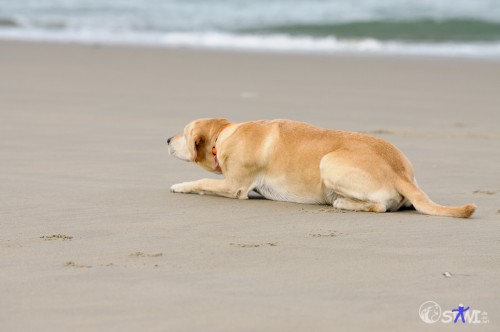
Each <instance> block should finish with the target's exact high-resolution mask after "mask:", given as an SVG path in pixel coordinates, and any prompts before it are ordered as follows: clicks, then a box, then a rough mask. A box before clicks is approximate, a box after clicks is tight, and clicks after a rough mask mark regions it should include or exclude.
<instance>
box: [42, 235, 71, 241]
mask: <svg viewBox="0 0 500 332" xmlns="http://www.w3.org/2000/svg"><path fill="white" fill-rule="evenodd" d="M40 239H42V240H45V241H52V240H62V241H67V240H72V239H73V237H72V236H69V235H64V234H52V235H44V236H40Z"/></svg>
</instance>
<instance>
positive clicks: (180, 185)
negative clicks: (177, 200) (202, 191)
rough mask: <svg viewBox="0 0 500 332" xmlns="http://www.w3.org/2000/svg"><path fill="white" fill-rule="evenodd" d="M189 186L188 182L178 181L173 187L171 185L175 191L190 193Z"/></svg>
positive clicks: (171, 188)
mask: <svg viewBox="0 0 500 332" xmlns="http://www.w3.org/2000/svg"><path fill="white" fill-rule="evenodd" d="M187 187H188V186H187V185H186V183H185V182H184V183H177V184H174V185H173V186H172V187H170V191H171V192H173V193H188V192H189V190H188V188H187Z"/></svg>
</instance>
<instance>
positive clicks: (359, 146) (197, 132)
mask: <svg viewBox="0 0 500 332" xmlns="http://www.w3.org/2000/svg"><path fill="white" fill-rule="evenodd" d="M168 148H169V153H170V154H171V155H173V156H174V157H177V158H179V159H182V160H185V161H192V162H195V163H196V164H198V165H200V166H201V167H203V168H204V169H206V170H208V171H210V172H213V173H217V174H223V175H224V177H225V178H224V179H222V180H214V179H202V180H198V181H193V182H184V183H179V184H175V185H173V186H172V187H171V190H172V192H175V193H198V194H212V195H219V196H225V197H231V198H239V199H248V193H249V192H250V191H252V190H253V191H255V192H257V193H259V194H261V195H262V196H264V197H266V198H268V199H272V200H278V201H286V202H297V203H310V204H330V205H333V207H335V208H337V209H344V210H352V211H371V212H386V211H396V210H398V209H399V208H401V207H402V206H403V205H405V206H411V205H413V206H414V207H415V209H416V210H418V211H420V212H422V213H425V214H431V215H438V216H451V217H461V218H467V217H470V216H471V215H472V214H473V213H474V211H475V209H476V207H475V205H473V204H467V205H463V206H443V205H438V204H436V203H434V202H433V201H431V200H430V198H429V197H428V196H427V195H426V194H425V193H424V192H423V191H422V190H421V189H420V188H419V187H418V186H417V184H416V182H415V178H414V176H413V168H412V165H411V164H410V162H409V161H408V159H407V158H406V157H405V156H404V155H403V153H402V152H401V151H399V150H398V149H397V148H396V147H395V146H394V145H392V144H391V143H389V142H386V141H384V140H382V139H380V138H375V137H371V136H368V135H364V134H360V133H355V132H348V131H337V130H328V129H322V128H318V127H315V126H312V125H309V124H306V123H302V122H296V121H289V120H272V121H266V120H263V121H252V122H244V123H230V122H229V121H227V120H226V119H200V120H195V121H193V122H191V123H189V124H188V125H187V126H186V127H185V128H184V133H183V134H180V135H176V136H174V137H171V138H169V139H168Z"/></svg>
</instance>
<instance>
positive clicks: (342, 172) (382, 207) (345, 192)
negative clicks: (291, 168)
mask: <svg viewBox="0 0 500 332" xmlns="http://www.w3.org/2000/svg"><path fill="white" fill-rule="evenodd" d="M363 158H370V157H369V156H366V155H365V156H363ZM363 165H371V166H370V167H363ZM377 167H378V168H377ZM384 171H386V172H390V170H384V166H383V164H382V166H380V162H378V163H377V162H375V161H374V162H373V163H372V164H370V163H368V162H367V160H366V159H365V160H357V159H356V157H355V156H354V155H353V154H352V153H351V152H350V151H346V150H344V151H335V152H331V153H329V154H327V155H325V156H324V157H323V158H322V159H321V163H320V172H321V180H322V182H323V186H324V188H325V191H327V194H328V195H327V196H328V197H332V200H331V204H332V205H333V207H335V208H337V209H343V210H351V211H366V212H386V211H387V210H391V211H395V210H397V209H398V208H399V207H400V206H401V204H402V203H403V200H404V198H403V197H402V196H401V195H399V193H398V192H397V191H396V190H395V189H394V188H392V187H391V186H390V184H388V183H385V182H384V181H383V180H381V179H384V177H383V176H382V175H381V174H380V173H381V172H384Z"/></svg>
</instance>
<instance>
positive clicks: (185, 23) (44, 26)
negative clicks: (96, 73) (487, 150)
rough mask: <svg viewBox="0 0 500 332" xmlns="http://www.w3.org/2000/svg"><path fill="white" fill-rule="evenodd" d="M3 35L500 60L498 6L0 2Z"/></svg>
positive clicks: (399, 1) (302, 0) (357, 0)
mask: <svg viewBox="0 0 500 332" xmlns="http://www.w3.org/2000/svg"><path fill="white" fill-rule="evenodd" d="M0 38H3V39H21V40H39V41H44V40H49V41H71V42H83V43H103V44H138V45H149V46H167V47H191V48H224V49H239V50H247V51H252V50H254V51H276V52H313V53H364V54H400V55H405V54H408V55H434V56H436V55H438V56H439V55H442V56H465V57H490V58H491V57H493V58H499V59H500V0H455V1H450V0H336V1H327V0H146V1H141V0H0Z"/></svg>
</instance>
